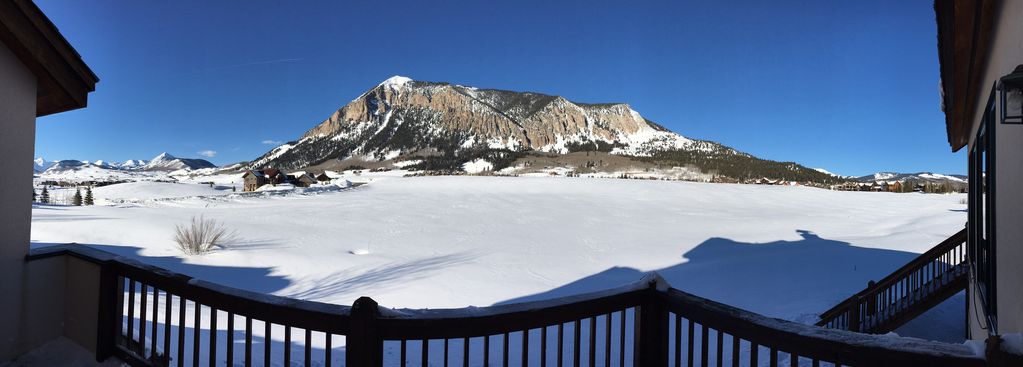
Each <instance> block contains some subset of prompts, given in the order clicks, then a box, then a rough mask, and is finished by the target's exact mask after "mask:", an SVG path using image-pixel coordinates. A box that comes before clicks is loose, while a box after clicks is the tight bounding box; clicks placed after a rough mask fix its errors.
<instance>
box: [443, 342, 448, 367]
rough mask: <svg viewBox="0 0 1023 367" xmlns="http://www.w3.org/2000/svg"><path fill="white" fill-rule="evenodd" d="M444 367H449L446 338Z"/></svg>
mask: <svg viewBox="0 0 1023 367" xmlns="http://www.w3.org/2000/svg"><path fill="white" fill-rule="evenodd" d="M444 367H448V338H444Z"/></svg>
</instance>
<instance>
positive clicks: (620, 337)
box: [618, 308, 636, 367]
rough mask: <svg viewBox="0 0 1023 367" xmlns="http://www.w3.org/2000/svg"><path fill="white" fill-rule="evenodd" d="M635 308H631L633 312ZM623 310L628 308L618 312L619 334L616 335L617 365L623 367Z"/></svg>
mask: <svg viewBox="0 0 1023 367" xmlns="http://www.w3.org/2000/svg"><path fill="white" fill-rule="evenodd" d="M635 310H636V309H635V308H634V309H633V313H635ZM625 311H628V309H625V310H622V311H621V313H620V315H621V318H619V319H618V333H619V335H618V366H619V367H625Z"/></svg>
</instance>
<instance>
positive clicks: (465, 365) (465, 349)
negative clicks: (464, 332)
mask: <svg viewBox="0 0 1023 367" xmlns="http://www.w3.org/2000/svg"><path fill="white" fill-rule="evenodd" d="M462 367H469V338H468V337H466V338H463V339H462Z"/></svg>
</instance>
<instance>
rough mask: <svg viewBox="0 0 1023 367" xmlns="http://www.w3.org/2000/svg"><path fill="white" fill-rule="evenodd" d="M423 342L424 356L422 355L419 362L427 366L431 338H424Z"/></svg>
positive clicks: (424, 366) (423, 366)
mask: <svg viewBox="0 0 1023 367" xmlns="http://www.w3.org/2000/svg"><path fill="white" fill-rule="evenodd" d="M421 344H422V346H423V348H422V349H423V350H421V352H422V356H421V357H420V361H419V362H420V366H422V367H426V362H427V361H429V360H430V340H429V339H423V341H422V342H421Z"/></svg>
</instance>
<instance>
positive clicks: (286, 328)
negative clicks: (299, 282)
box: [283, 325, 405, 367]
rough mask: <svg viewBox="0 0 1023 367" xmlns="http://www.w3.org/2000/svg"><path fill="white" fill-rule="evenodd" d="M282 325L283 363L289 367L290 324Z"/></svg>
mask: <svg viewBox="0 0 1023 367" xmlns="http://www.w3.org/2000/svg"><path fill="white" fill-rule="evenodd" d="M283 326H284V365H285V366H289V367H290V366H291V326H288V325H283ZM402 346H404V345H402ZM403 353H404V350H403ZM402 363H405V362H404V358H403V359H402Z"/></svg>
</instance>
